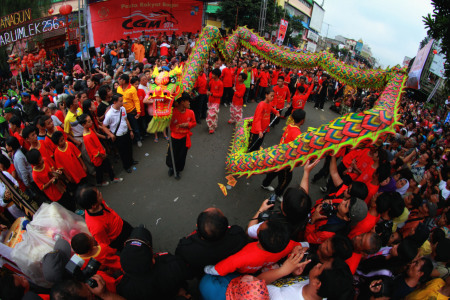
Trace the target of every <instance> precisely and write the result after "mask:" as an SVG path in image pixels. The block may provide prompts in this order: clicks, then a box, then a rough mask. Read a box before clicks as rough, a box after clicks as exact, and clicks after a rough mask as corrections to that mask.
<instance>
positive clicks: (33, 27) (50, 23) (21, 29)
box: [0, 17, 63, 47]
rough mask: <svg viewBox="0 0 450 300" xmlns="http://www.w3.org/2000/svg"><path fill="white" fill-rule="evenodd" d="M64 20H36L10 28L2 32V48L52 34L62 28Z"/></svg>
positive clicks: (0, 44)
mask: <svg viewBox="0 0 450 300" xmlns="http://www.w3.org/2000/svg"><path fill="white" fill-rule="evenodd" d="M62 22H63V21H62V19H61V20H59V19H57V18H55V17H49V18H44V19H38V20H34V21H32V22H29V23H23V24H22V25H20V26H17V27H10V28H9V29H7V30H5V31H2V32H0V47H3V46H6V45H8V44H11V43H14V42H17V41H20V40H22V39H25V38H30V37H33V36H36V35H39V34H42V33H46V32H50V31H53V30H56V29H59V28H62V27H63V26H62V25H63V23H62Z"/></svg>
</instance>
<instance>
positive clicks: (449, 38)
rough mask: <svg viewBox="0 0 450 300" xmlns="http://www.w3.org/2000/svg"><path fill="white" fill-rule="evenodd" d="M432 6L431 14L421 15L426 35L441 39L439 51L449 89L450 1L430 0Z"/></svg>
mask: <svg viewBox="0 0 450 300" xmlns="http://www.w3.org/2000/svg"><path fill="white" fill-rule="evenodd" d="M431 4H432V5H433V6H434V9H433V15H430V14H428V15H427V16H426V17H423V22H424V23H425V28H426V29H427V30H428V32H427V33H428V35H429V36H431V37H432V38H434V39H436V40H439V39H441V53H442V54H444V55H445V58H446V62H445V76H446V77H447V84H446V86H447V89H450V80H448V79H449V78H450V64H449V62H450V1H448V0H431Z"/></svg>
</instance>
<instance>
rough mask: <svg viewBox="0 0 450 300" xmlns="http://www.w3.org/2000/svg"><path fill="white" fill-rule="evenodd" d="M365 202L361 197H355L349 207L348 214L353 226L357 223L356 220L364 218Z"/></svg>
mask: <svg viewBox="0 0 450 300" xmlns="http://www.w3.org/2000/svg"><path fill="white" fill-rule="evenodd" d="M367 212H368V209H367V204H366V202H364V201H363V200H361V199H358V198H357V199H356V201H355V203H353V205H352V206H351V207H350V211H349V215H350V225H351V226H354V225H356V224H358V222H360V221H362V220H364V218H365V217H366V216H367Z"/></svg>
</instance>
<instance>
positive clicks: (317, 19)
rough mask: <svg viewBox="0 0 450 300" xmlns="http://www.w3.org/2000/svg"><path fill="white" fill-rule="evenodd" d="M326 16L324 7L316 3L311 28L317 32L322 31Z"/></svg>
mask: <svg viewBox="0 0 450 300" xmlns="http://www.w3.org/2000/svg"><path fill="white" fill-rule="evenodd" d="M324 15H325V11H324V10H323V8H322V7H320V6H319V5H317V3H316V2H314V6H313V11H312V15H311V22H310V23H309V27H310V28H312V29H314V30H315V31H317V32H321V31H322V23H323V17H324Z"/></svg>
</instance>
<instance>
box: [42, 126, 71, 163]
mask: <svg viewBox="0 0 450 300" xmlns="http://www.w3.org/2000/svg"><path fill="white" fill-rule="evenodd" d="M55 129H56V130H58V131H60V132H61V133H62V134H63V137H64V140H66V141H67V133H66V132H65V131H64V130H63V129H62V128H61V127H59V126H55ZM51 138H52V136H51V135H49V134H48V132H47V135H46V136H45V140H44V142H45V146H46V147H47V150H48V153H49V154H50V155H51V156H52V157H54V155H55V150H56V147H57V146H56V145H55V144H54V143H53V142H52V139H51Z"/></svg>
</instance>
